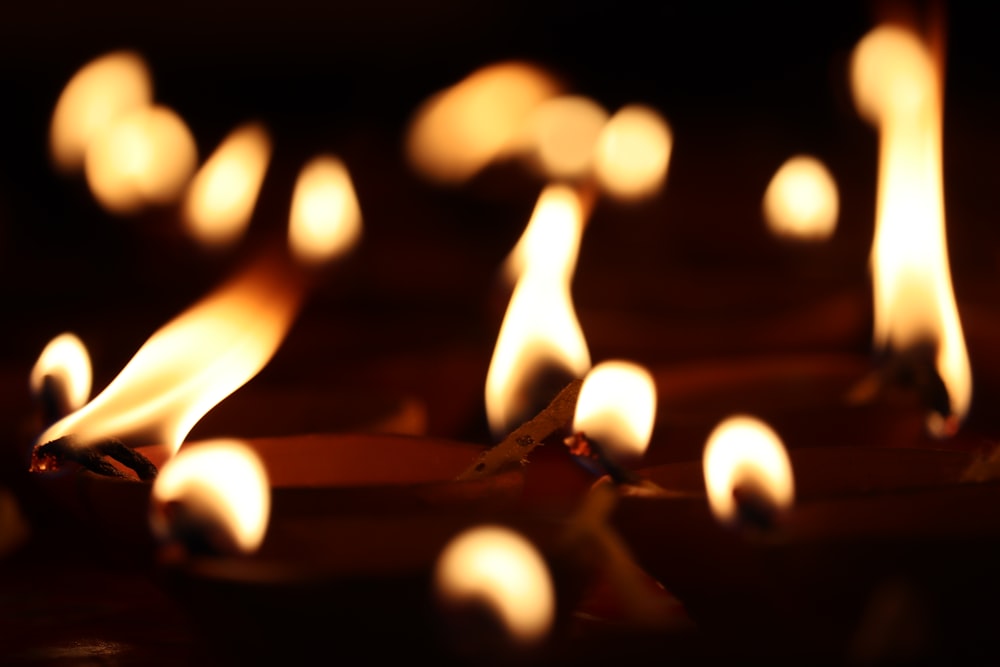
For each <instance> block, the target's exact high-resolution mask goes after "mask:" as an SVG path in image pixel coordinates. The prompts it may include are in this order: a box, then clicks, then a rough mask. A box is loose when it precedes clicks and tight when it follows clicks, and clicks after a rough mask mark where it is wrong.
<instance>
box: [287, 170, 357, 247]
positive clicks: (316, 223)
mask: <svg viewBox="0 0 1000 667" xmlns="http://www.w3.org/2000/svg"><path fill="white" fill-rule="evenodd" d="M360 236H361V207H360V206H359V204H358V198H357V196H356V195H355V194H354V185H353V184H352V183H351V175H350V173H348V171H347V167H346V166H345V165H344V163H343V162H341V161H340V160H339V159H338V158H335V157H332V156H328V155H321V156H319V157H317V158H315V159H313V160H312V161H311V162H309V163H308V164H306V166H304V167H303V168H302V171H301V172H299V178H298V181H296V183H295V192H294V193H293V195H292V210H291V215H290V217H289V223H288V243H289V246H290V247H291V249H292V254H293V255H294V256H295V258H296V259H297V260H299V262H301V263H302V264H306V265H317V264H320V263H322V262H325V261H327V260H329V259H332V258H334V257H338V256H340V255H342V254H344V253H345V252H347V251H348V250H349V249H350V248H352V247H353V246H354V244H355V243H357V241H358V238H359V237H360Z"/></svg>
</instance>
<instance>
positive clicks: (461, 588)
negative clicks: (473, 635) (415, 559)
mask: <svg viewBox="0 0 1000 667" xmlns="http://www.w3.org/2000/svg"><path fill="white" fill-rule="evenodd" d="M434 580H435V588H436V591H437V594H438V595H439V596H440V597H441V598H442V599H443V600H444V601H445V602H446V603H451V604H455V603H458V604H461V603H466V602H479V603H483V604H486V605H488V606H489V607H490V609H492V610H493V611H494V613H496V615H497V617H498V618H499V620H500V621H501V622H502V623H503V625H504V627H505V628H506V629H507V631H508V632H509V633H510V636H511V639H512V640H514V641H515V642H517V643H518V644H522V645H530V644H534V643H537V642H538V641H540V640H541V639H543V638H544V637H545V636H546V635H547V634H548V632H549V630H550V628H551V627H552V623H553V620H554V617H555V588H554V586H553V584H552V579H551V576H550V574H549V571H548V568H547V567H546V565H545V561H544V560H543V559H542V557H541V555H540V554H539V553H538V551H537V550H536V549H535V547H534V546H533V545H532V544H531V543H530V542H528V540H526V539H525V538H524V537H522V536H521V535H519V534H518V533H516V532H514V531H512V530H510V529H508V528H504V527H501V526H479V527H476V528H472V529H469V530H466V531H465V532H463V533H461V534H460V535H458V536H457V537H455V538H454V539H452V541H451V542H449V543H448V545H447V546H446V547H445V548H444V550H443V551H442V552H441V555H440V556H439V557H438V562H437V566H436V568H435V572H434Z"/></svg>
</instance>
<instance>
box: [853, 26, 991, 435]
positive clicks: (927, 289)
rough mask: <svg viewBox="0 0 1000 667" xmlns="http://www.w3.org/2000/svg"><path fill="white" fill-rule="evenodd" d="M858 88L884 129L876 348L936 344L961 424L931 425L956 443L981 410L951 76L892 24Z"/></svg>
mask: <svg viewBox="0 0 1000 667" xmlns="http://www.w3.org/2000/svg"><path fill="white" fill-rule="evenodd" d="M852 83H853V90H854V96H855V101H856V103H857V106H858V109H859V111H860V112H861V113H862V114H863V115H864V116H865V117H866V118H867V119H868V120H870V121H872V122H873V123H875V124H876V125H877V127H878V129H879V136H880V147H879V186H878V207H877V208H878V210H877V223H876V232H875V240H874V243H873V246H872V255H871V261H872V274H873V287H874V301H875V331H874V338H875V343H876V345H878V346H880V347H889V348H892V349H895V350H907V349H910V348H913V347H914V346H917V345H921V344H925V343H928V342H929V343H933V344H935V345H936V346H937V358H936V364H937V370H938V373H939V374H940V375H941V378H942V379H943V380H944V383H945V386H946V387H947V389H948V396H949V398H950V401H951V413H952V414H951V418H950V419H947V420H946V419H944V418H943V417H942V416H941V415H936V414H935V415H932V416H931V417H930V419H929V422H928V426H929V428H930V430H931V431H932V432H933V433H934V434H936V435H939V436H941V435H947V434H948V433H949V432H951V431H952V430H953V429H954V428H955V427H956V425H957V424H958V423H960V422H961V420H962V419H963V418H964V417H965V415H966V413H967V412H968V410H969V405H970V404H971V402H972V371H971V368H970V366H969V358H968V353H967V351H966V348H965V340H964V338H963V334H962V325H961V323H960V321H959V317H958V307H957V304H956V303H955V296H954V292H953V290H952V285H951V272H950V268H949V265H948V247H947V240H946V236H945V226H944V184H943V178H942V150H943V149H942V113H943V110H942V106H943V100H942V90H941V89H942V75H941V67H940V64H939V63H938V62H936V61H935V58H934V56H933V54H932V53H931V51H930V49H929V48H928V47H927V45H926V44H925V43H924V42H923V40H922V39H921V38H920V37H919V36H917V35H916V34H915V33H913V32H912V31H910V30H908V29H905V28H901V27H896V26H890V25H884V26H881V27H878V28H876V29H875V30H873V31H872V32H870V33H869V34H868V35H866V36H865V37H864V38H863V39H862V40H861V41H860V42H859V43H858V45H857V47H856V49H855V51H854V54H853V60H852Z"/></svg>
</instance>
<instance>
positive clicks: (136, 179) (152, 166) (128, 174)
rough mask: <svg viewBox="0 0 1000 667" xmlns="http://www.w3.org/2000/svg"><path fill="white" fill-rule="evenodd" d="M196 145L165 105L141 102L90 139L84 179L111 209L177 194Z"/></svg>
mask: <svg viewBox="0 0 1000 667" xmlns="http://www.w3.org/2000/svg"><path fill="white" fill-rule="evenodd" d="M197 159H198V149H197V147H196V146H195V142H194V137H193V136H192V135H191V131H190V130H189V129H188V127H187V125H186V124H185V123H184V121H183V120H182V119H181V117H180V116H178V115H177V114H176V113H174V112H173V111H171V110H170V109H167V108H166V107H144V108H141V109H137V110H134V111H132V112H130V113H128V114H126V115H124V116H122V117H120V118H118V119H117V120H116V121H115V122H114V123H113V124H111V126H110V127H107V128H105V130H104V131H103V132H101V133H100V135H98V136H97V137H95V138H94V140H93V141H92V142H91V144H90V146H89V147H88V149H87V155H86V164H85V167H86V175H87V183H88V184H89V185H90V190H91V192H93V194H94V197H96V198H97V200H98V201H99V202H100V203H101V205H102V206H104V207H105V208H106V209H108V210H109V211H111V212H113V213H119V214H128V213H133V212H135V211H136V210H138V209H139V208H141V207H142V206H144V205H146V204H166V203H169V202H171V201H173V200H174V199H176V198H177V197H178V196H179V195H180V194H181V191H182V190H183V188H184V186H185V185H186V184H187V182H188V180H189V179H190V178H191V174H192V173H193V172H194V169H195V166H196V163H197Z"/></svg>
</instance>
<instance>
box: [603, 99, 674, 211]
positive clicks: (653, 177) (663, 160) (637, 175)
mask: <svg viewBox="0 0 1000 667" xmlns="http://www.w3.org/2000/svg"><path fill="white" fill-rule="evenodd" d="M673 141H674V139H673V133H672V132H671V131H670V126H669V125H668V124H667V121H666V120H664V118H663V117H662V116H661V115H660V114H659V113H657V112H656V111H655V110H654V109H651V108H649V107H646V106H643V105H640V104H630V105H628V106H624V107H622V108H621V109H619V110H618V111H617V112H616V113H615V114H614V115H613V116H612V117H611V119H610V120H609V121H608V122H607V124H606V125H605V126H604V129H603V130H602V131H601V135H600V137H599V138H598V141H597V154H596V156H595V160H594V172H595V176H596V177H597V182H598V184H599V185H600V186H601V188H602V189H603V190H604V191H605V192H607V193H608V194H610V195H611V196H613V197H616V198H618V199H621V200H623V201H637V200H641V199H645V198H647V197H650V196H652V195H653V194H655V193H656V192H658V191H659V190H660V188H662V187H663V182H664V181H665V180H666V178H667V167H668V166H669V164H670V154H671V151H672V150H673Z"/></svg>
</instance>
